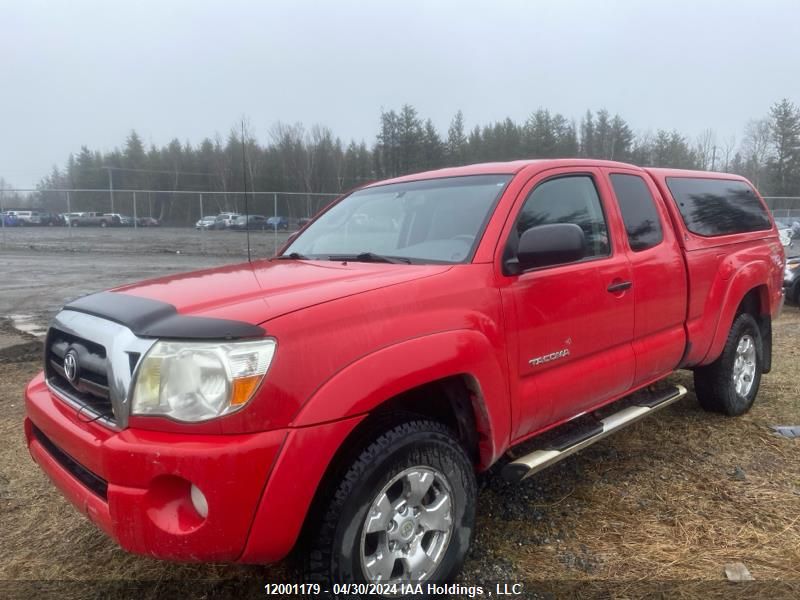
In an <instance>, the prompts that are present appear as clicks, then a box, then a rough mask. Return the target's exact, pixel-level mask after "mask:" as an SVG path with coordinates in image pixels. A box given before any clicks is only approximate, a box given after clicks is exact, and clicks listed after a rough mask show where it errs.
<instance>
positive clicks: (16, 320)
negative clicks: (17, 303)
mask: <svg viewBox="0 0 800 600" xmlns="http://www.w3.org/2000/svg"><path fill="white" fill-rule="evenodd" d="M8 318H9V319H11V326H12V327H13V328H14V329H16V330H18V331H21V332H23V333H27V334H30V335H35V336H36V337H38V338H43V337H44V336H45V335H47V326H46V325H42V324H41V323H40V322H38V321H37V320H36V317H34V316H33V315H8Z"/></svg>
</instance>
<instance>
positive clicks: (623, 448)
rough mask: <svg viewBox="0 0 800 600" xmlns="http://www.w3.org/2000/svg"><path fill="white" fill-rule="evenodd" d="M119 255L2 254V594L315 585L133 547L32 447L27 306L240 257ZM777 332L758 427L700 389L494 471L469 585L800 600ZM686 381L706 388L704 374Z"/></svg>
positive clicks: (791, 397)
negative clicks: (606, 433)
mask: <svg viewBox="0 0 800 600" xmlns="http://www.w3.org/2000/svg"><path fill="white" fill-rule="evenodd" d="M59 233H63V232H59ZM111 233H112V234H115V233H117V232H111ZM213 233H214V234H216V235H219V236H220V239H222V240H225V238H223V237H222V236H224V235H236V234H230V233H227V232H213ZM101 234H105V232H100V233H98V234H97V235H101ZM154 239H155V238H154ZM158 239H161V238H158ZM230 239H233V240H235V239H236V238H230ZM101 242H102V238H100V237H99V238H98V241H97V246H96V247H99V246H101V245H102V244H101ZM41 243H44V242H41ZM103 243H107V241H106V242H103ZM228 243H231V244H234V243H236V242H234V241H230V242H228ZM117 250H118V249H116V250H115V251H114V253H111V251H109V253H106V254H105V255H104V256H102V260H101V257H100V255H98V254H94V253H83V252H82V251H77V252H74V253H69V252H64V251H61V252H59V253H54V252H53V250H52V249H47V248H41V249H28V250H27V251H25V252H23V251H22V250H21V249H16V250H13V249H12V250H8V249H6V250H5V251H3V252H2V253H0V258H2V260H3V261H4V263H5V273H6V275H8V274H11V275H12V276H10V277H4V278H3V279H2V280H0V339H2V338H3V336H4V335H7V336H10V337H13V336H16V337H17V338H18V340H17V342H16V343H15V344H12V345H11V346H9V347H7V348H5V349H3V348H1V347H0V408H2V410H0V596H4V597H30V596H32V595H34V594H35V595H36V596H38V597H47V598H49V597H53V598H55V597H58V598H60V599H61V598H95V597H96V598H101V597H131V598H133V597H136V598H138V599H144V598H156V597H159V598H161V597H163V598H168V597H198V598H212V597H213V598H222V597H229V596H239V597H242V596H253V597H258V596H263V595H264V593H263V591H262V590H261V586H263V585H264V584H266V583H271V582H278V581H289V582H295V581H297V573H296V570H295V568H294V566H293V563H292V562H291V561H287V562H285V563H282V564H279V565H274V566H268V567H240V566H231V565H183V564H173V563H166V562H160V561H156V560H152V559H148V558H143V557H138V556H133V555H129V554H127V553H125V552H123V551H122V550H120V549H119V548H117V547H116V546H115V545H114V544H113V543H112V542H111V541H109V540H108V539H107V538H106V537H105V536H104V535H103V534H102V533H100V532H99V531H98V530H96V529H95V528H94V526H93V525H91V524H90V523H89V522H88V521H87V520H86V519H84V518H83V517H81V516H80V515H79V514H78V513H77V512H76V511H75V510H74V509H73V508H72V506H71V505H69V504H68V503H67V502H66V501H65V500H64V499H63V498H62V497H61V496H60V494H59V493H58V492H57V491H56V490H55V488H54V487H53V486H52V485H51V484H50V483H49V481H48V480H47V479H46V477H45V476H44V475H43V474H42V473H41V472H40V471H39V470H38V468H37V467H36V466H35V465H34V463H33V461H32V460H31V458H30V456H29V455H28V452H27V450H26V448H25V444H24V439H23V434H22V426H21V424H22V419H23V414H24V408H23V403H22V398H21V396H22V390H23V387H24V385H25V383H26V382H27V381H28V380H29V379H30V378H31V377H32V376H33V375H34V374H35V373H36V371H37V370H38V369H39V352H40V348H39V342H38V341H37V339H36V338H35V337H34V336H32V335H30V334H26V333H20V332H19V331H13V330H11V328H10V320H9V319H8V318H7V317H9V316H10V315H12V314H15V315H20V314H24V315H27V316H28V317H30V318H31V319H32V320H33V322H34V323H37V324H39V325H41V326H43V324H45V323H46V322H47V320H48V319H49V318H50V316H51V315H52V313H53V312H54V311H55V310H57V308H58V306H60V305H61V304H62V303H63V302H64V301H65V300H67V299H69V298H70V297H74V296H78V295H82V294H83V293H87V292H89V291H93V290H96V289H102V288H105V287H109V286H111V285H118V284H120V283H123V282H125V281H132V280H136V279H141V278H143V277H146V276H151V275H157V274H160V273H166V272H171V271H178V270H188V269H191V268H199V267H202V266H206V265H213V264H220V263H222V262H230V261H231V258H232V256H233V255H235V252H231V254H228V255H219V256H211V255H204V254H203V253H202V252H200V251H197V252H195V253H191V252H190V253H188V254H181V255H177V254H175V253H174V251H169V252H163V253H159V252H152V253H149V254H148V255H147V256H143V257H142V258H141V260H131V258H130V254H124V253H122V252H117ZM84 271H86V275H85V276H82V273H84ZM67 282H70V284H69V285H67ZM2 317H6V319H5V320H4V319H2ZM774 333H775V359H774V368H773V372H772V373H771V374H769V375H766V376H765V377H764V378H763V379H762V388H761V392H760V395H759V399H758V402H757V403H756V405H755V406H754V408H753V409H752V410H751V411H750V412H749V413H748V414H747V415H745V416H743V417H740V418H735V419H730V418H725V417H722V416H718V415H712V414H709V413H705V412H703V411H702V410H700V408H699V407H698V405H697V402H696V400H695V398H694V395H693V394H691V393H690V395H689V396H688V397H687V398H685V399H684V400H682V401H681V402H678V403H676V404H674V405H672V406H670V407H668V408H667V409H665V410H664V411H662V412H661V413H659V414H658V415H657V416H654V417H651V418H650V419H646V420H644V421H642V422H640V423H637V424H635V425H633V426H631V427H630V428H628V429H627V430H625V431H623V432H620V433H618V434H616V435H614V436H611V437H609V438H607V439H605V440H603V441H602V442H600V443H598V444H596V445H594V446H592V447H590V448H588V449H586V450H585V451H583V452H581V453H579V454H577V455H575V456H573V457H571V458H569V459H567V460H565V461H564V462H563V463H560V464H559V465H557V466H555V467H553V468H551V469H549V470H548V471H545V472H543V473H541V474H539V475H537V476H535V477H533V478H531V480H528V481H526V482H524V483H522V484H520V485H508V484H505V483H503V482H502V480H501V479H500V477H499V476H498V475H496V474H495V473H492V472H490V473H488V474H486V475H484V476H482V477H481V479H480V496H479V500H478V513H479V516H478V526H477V528H476V532H475V537H474V543H473V547H472V551H471V554H470V556H469V559H468V561H467V563H466V566H465V568H464V571H463V574H462V575H461V577H460V579H459V582H460V583H461V584H462V585H482V586H483V587H484V594H486V592H487V591H488V590H495V587H494V586H495V582H501V583H506V582H508V583H513V582H523V581H524V582H526V583H525V588H524V589H525V591H524V594H523V595H524V597H530V598H562V597H575V598H642V597H653V598H673V597H680V598H695V597H726V598H729V597H734V598H739V597H740V598H763V597H772V598H784V597H786V598H791V597H794V598H797V597H800V439H786V438H783V437H779V436H777V435H776V434H774V433H773V432H772V430H771V429H770V427H771V426H773V425H800V404H798V397H799V396H800V309H798V307H795V306H787V307H786V309H785V311H784V315H783V316H782V318H781V319H780V320H779V321H777V322H776V323H775V325H774ZM674 379H675V381H676V382H679V383H682V384H684V385H686V386H687V387H689V389H690V390H691V374H689V373H683V372H682V373H678V374H677V375H675V376H674ZM733 562H741V563H743V564H744V565H746V567H747V568H748V569H749V571H750V573H751V574H752V576H753V578H754V580H755V581H754V582H752V583H744V584H732V583H729V582H727V581H726V580H725V574H724V567H725V565H726V564H729V563H733ZM495 595H496V593H495ZM464 597H467V596H466V595H465V596H464ZM484 597H487V596H485V595H484Z"/></svg>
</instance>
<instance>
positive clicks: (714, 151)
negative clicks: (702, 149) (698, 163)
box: [711, 146, 717, 171]
mask: <svg viewBox="0 0 800 600" xmlns="http://www.w3.org/2000/svg"><path fill="white" fill-rule="evenodd" d="M716 166H717V147H716V146H714V147H713V149H712V150H711V170H712V171H716Z"/></svg>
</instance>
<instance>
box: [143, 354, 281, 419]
mask: <svg viewBox="0 0 800 600" xmlns="http://www.w3.org/2000/svg"><path fill="white" fill-rule="evenodd" d="M275 346H276V342H275V340H273V339H264V340H258V341H255V342H227V343H226V342H216V343H214V342H166V341H165V342H156V343H155V344H154V345H153V347H152V348H150V351H149V352H148V353H147V354H146V355H145V357H144V358H143V359H142V364H141V365H139V369H138V371H137V372H136V381H135V382H134V387H133V401H132V402H131V414H134V415H161V416H165V417H169V418H172V419H175V420H176V421H190V422H196V421H206V420H208V419H213V418H215V417H219V416H222V415H225V414H228V413H231V412H233V411H235V410H238V409H240V408H241V407H242V406H244V405H245V404H247V402H248V400H250V398H252V396H253V394H254V393H255V391H256V390H257V389H258V386H259V384H260V383H261V380H262V379H264V374H265V373H266V372H267V369H269V365H270V363H271V362H272V357H273V356H274V355H275Z"/></svg>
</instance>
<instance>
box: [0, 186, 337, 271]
mask: <svg viewBox="0 0 800 600" xmlns="http://www.w3.org/2000/svg"><path fill="white" fill-rule="evenodd" d="M337 197H338V194H334V193H298V192H247V193H246V194H245V193H244V192H224V191H213V192H206V191H203V192H200V191H188V190H109V189H104V190H89V189H58V190H20V189H5V190H0V213H3V214H2V217H0V222H2V223H1V224H2V240H1V242H2V246H3V247H4V248H9V249H13V248H28V249H47V250H57V249H58V248H59V247H62V246H63V247H64V248H65V249H67V250H70V251H97V252H175V253H189V254H192V253H199V254H221V255H228V254H231V255H246V253H247V244H246V240H247V237H250V241H251V242H252V243H254V244H255V245H256V248H257V250H258V253H259V254H260V255H264V254H273V253H274V252H275V251H277V250H278V248H280V247H281V246H282V245H283V244H284V243H285V242H286V240H287V239H288V237H289V235H290V234H291V233H292V232H294V231H297V230H298V229H300V228H301V227H302V226H303V225H305V223H306V222H307V220H308V219H310V218H312V217H313V216H314V215H316V214H317V213H318V212H319V211H320V210H322V209H323V208H325V207H326V206H327V205H328V204H330V203H331V202H332V201H333V200H335V199H336V198H337ZM221 215H225V217H226V218H225V219H224V220H223V219H222V218H221ZM236 215H239V216H242V217H244V216H245V215H250V218H249V220H245V219H240V222H239V223H236V220H235V216H236ZM102 217H107V218H102ZM216 217H220V218H216ZM215 218H216V219H215ZM231 225H235V227H231ZM240 227H241V228H242V229H246V230H249V232H248V235H236V234H241V233H245V231H241V230H239V228H240ZM256 236H257V237H256ZM251 245H252V244H251Z"/></svg>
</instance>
